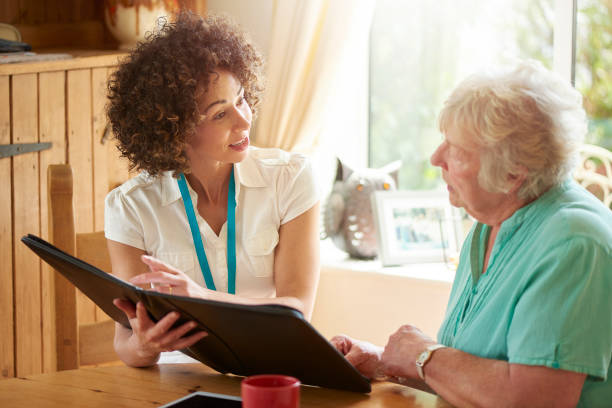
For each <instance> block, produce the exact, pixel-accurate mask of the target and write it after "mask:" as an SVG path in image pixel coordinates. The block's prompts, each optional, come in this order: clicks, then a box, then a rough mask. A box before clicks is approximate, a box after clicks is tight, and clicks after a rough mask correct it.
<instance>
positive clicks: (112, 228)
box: [104, 187, 145, 250]
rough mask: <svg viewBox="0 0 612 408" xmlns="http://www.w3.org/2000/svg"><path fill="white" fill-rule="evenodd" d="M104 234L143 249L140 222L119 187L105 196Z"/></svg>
mask: <svg viewBox="0 0 612 408" xmlns="http://www.w3.org/2000/svg"><path fill="white" fill-rule="evenodd" d="M104 236H105V237H106V238H107V239H110V240H112V241H117V242H120V243H122V244H126V245H130V246H133V247H135V248H139V249H142V250H145V245H144V238H143V229H142V222H141V220H140V218H139V217H138V214H137V212H136V211H135V210H134V208H133V207H132V206H131V205H130V203H129V202H128V200H127V199H126V197H125V195H124V194H123V192H122V191H121V189H120V187H118V188H115V189H114V190H112V191H111V192H110V193H108V195H107V196H106V200H105V203H104Z"/></svg>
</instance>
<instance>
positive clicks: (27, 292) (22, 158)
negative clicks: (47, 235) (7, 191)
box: [11, 74, 42, 376]
mask: <svg viewBox="0 0 612 408" xmlns="http://www.w3.org/2000/svg"><path fill="white" fill-rule="evenodd" d="M37 94H38V92H37V76H36V74H23V75H14V76H13V77H12V95H11V99H12V101H11V104H12V109H13V110H12V123H11V125H12V142H13V143H35V142H37V141H38V129H37V127H38V100H37V99H38V95H37ZM38 167H39V166H38V154H37V153H26V154H20V155H17V156H14V157H13V197H14V205H13V209H14V214H13V223H14V234H13V240H14V257H15V258H14V265H15V271H16V273H15V280H14V282H15V325H16V327H15V348H16V350H17V354H16V359H15V360H16V375H18V376H23V375H29V374H37V373H40V372H42V338H41V334H42V333H41V283H40V261H39V258H38V257H37V256H36V255H35V254H34V253H33V252H32V251H30V250H29V249H28V248H27V247H26V246H25V245H23V244H22V243H21V242H20V239H21V237H22V236H23V235H25V234H28V233H33V234H36V235H38V234H40V221H39V214H40V203H39V196H38V193H39V184H40V183H39V179H38V174H39V169H38Z"/></svg>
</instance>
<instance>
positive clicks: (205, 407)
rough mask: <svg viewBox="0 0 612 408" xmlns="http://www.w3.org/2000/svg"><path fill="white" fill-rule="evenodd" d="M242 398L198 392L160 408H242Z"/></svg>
mask: <svg viewBox="0 0 612 408" xmlns="http://www.w3.org/2000/svg"><path fill="white" fill-rule="evenodd" d="M241 407H242V398H240V397H234V396H232V395H225V394H213V393H210V392H203V391H198V392H194V393H192V394H189V395H186V396H184V397H183V398H179V399H177V400H176V401H172V402H169V403H167V404H166V405H162V406H161V407H159V408H241Z"/></svg>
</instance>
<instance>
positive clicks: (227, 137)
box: [187, 70, 253, 163]
mask: <svg viewBox="0 0 612 408" xmlns="http://www.w3.org/2000/svg"><path fill="white" fill-rule="evenodd" d="M199 107H200V114H201V115H202V117H201V120H200V123H199V124H198V126H197V128H196V135H195V137H194V138H193V139H192V140H190V141H189V143H188V148H187V156H188V157H189V160H190V161H191V162H192V163H193V162H195V161H198V160H208V161H216V162H220V163H238V162H240V161H242V160H243V159H244V158H245V157H246V155H247V148H248V147H249V132H250V130H251V119H252V117H253V114H252V112H251V108H250V107H249V104H248V103H247V101H246V99H244V88H243V87H242V85H241V84H240V82H239V81H238V79H237V78H236V77H235V76H234V74H232V73H231V72H229V71H225V70H217V71H215V72H214V73H213V74H212V75H211V76H210V79H209V84H208V90H207V92H206V93H205V94H203V95H202V97H201V100H200V102H199Z"/></svg>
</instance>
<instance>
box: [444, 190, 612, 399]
mask: <svg viewBox="0 0 612 408" xmlns="http://www.w3.org/2000/svg"><path fill="white" fill-rule="evenodd" d="M489 231H490V227H489V226H486V225H483V224H480V223H477V224H476V225H475V226H474V227H473V228H472V231H470V234H469V235H468V237H467V239H466V241H465V244H464V245H463V248H462V250H461V257H460V262H459V266H458V269H457V275H456V277H455V281H454V283H453V288H452V291H451V295H450V299H449V303H448V307H447V311H446V316H445V318H444V322H443V323H442V326H441V327H440V331H439V332H438V341H439V342H440V343H442V344H445V345H447V346H450V347H453V348H457V349H459V350H463V351H465V352H467V353H470V354H473V355H476V356H480V357H484V358H491V359H497V360H504V361H508V362H509V363H517V364H527V365H540V366H547V367H552V368H559V369H563V370H569V371H575V372H579V373H585V374H587V375H588V376H587V379H586V382H585V384H584V387H583V389H582V394H581V396H580V403H579V404H578V406H580V407H587V406H588V407H603V406H607V407H610V406H612V379H611V376H609V374H610V373H609V370H610V361H611V358H612V211H610V209H608V208H606V207H605V206H604V205H603V204H602V203H601V202H600V201H598V200H597V199H596V198H595V197H594V196H592V195H591V194H590V193H589V192H587V191H586V190H584V189H583V188H582V187H580V186H578V185H577V184H576V183H575V182H573V181H571V180H567V181H566V182H564V183H563V184H562V185H560V186H558V187H554V188H552V189H550V190H549V191H548V192H546V193H545V194H543V195H542V196H541V197H540V198H538V199H537V200H535V201H533V202H532V203H530V204H529V205H527V206H525V207H523V208H521V209H519V210H518V211H516V212H515V213H514V214H513V215H512V216H511V217H510V218H508V219H507V220H506V221H504V222H503V223H502V225H501V228H500V230H499V232H498V235H497V238H496V240H495V244H494V246H493V249H492V251H491V255H490V257H489V265H488V267H487V270H486V273H485V274H484V275H483V274H482V273H481V272H482V266H483V262H484V248H485V246H486V241H487V237H488V233H489Z"/></svg>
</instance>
